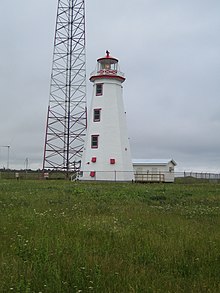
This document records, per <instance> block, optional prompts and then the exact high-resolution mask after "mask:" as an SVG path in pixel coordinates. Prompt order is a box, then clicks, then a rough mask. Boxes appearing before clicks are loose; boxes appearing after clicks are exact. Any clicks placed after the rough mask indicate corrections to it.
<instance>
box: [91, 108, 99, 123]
mask: <svg viewBox="0 0 220 293" xmlns="http://www.w3.org/2000/svg"><path fill="white" fill-rule="evenodd" d="M100 117H101V109H94V111H93V121H94V122H99V121H100Z"/></svg>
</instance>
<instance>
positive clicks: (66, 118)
mask: <svg viewBox="0 0 220 293" xmlns="http://www.w3.org/2000/svg"><path fill="white" fill-rule="evenodd" d="M84 2H85V1H84V0H59V1H58V9H57V20H56V30H55V40H54V52H53V64H52V73H51V83H50V98H49V105H48V112H47V123H46V135H45V145H44V158H43V169H44V170H45V169H51V170H61V171H65V172H66V174H67V177H68V176H69V173H70V172H76V171H78V170H79V168H80V165H81V157H82V151H83V147H84V140H85V133H86V55H85V3H84Z"/></svg>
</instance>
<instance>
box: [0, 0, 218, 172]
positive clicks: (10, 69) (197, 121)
mask: <svg viewBox="0 0 220 293" xmlns="http://www.w3.org/2000/svg"><path fill="white" fill-rule="evenodd" d="M56 10H57V0H47V1H45V0H37V1H31V0H20V1H13V5H12V4H11V1H1V10H0V37H1V39H0V102H1V105H0V146H4V145H10V167H11V168H24V167H25V159H26V158H28V160H29V167H30V168H33V169H35V168H42V158H43V146H44V136H45V123H46V115H47V106H48V100H49V84H50V74H51V66H52V57H53V56H52V54H53V39H54V31H55V20H56V12H57V11H56ZM86 38H87V39H86V45H87V47H86V52H87V72H88V74H87V77H88V78H89V74H90V72H91V71H93V70H94V68H95V65H96V59H97V58H98V57H102V56H103V55H104V54H105V50H106V49H108V50H109V51H110V52H111V55H112V56H114V57H116V58H118V59H119V60H120V68H121V70H122V71H123V72H124V73H125V76H126V82H125V83H124V104H125V109H126V112H127V125H128V132H129V137H130V144H131V150H132V156H133V158H136V159H137V158H139V159H141V158H149V159H154V158H155V159H160V158H173V159H174V160H175V161H176V162H177V164H178V168H177V170H179V171H184V170H193V171H204V172H205V171H210V172H220V1H219V0H184V1H180V0H166V1H164V0H136V1H126V0H111V1H107V0H91V1H89V0H88V1H86ZM87 88H88V100H90V97H91V84H90V82H88V87H87ZM3 166H5V167H6V166H7V148H4V147H0V168H1V167H3Z"/></svg>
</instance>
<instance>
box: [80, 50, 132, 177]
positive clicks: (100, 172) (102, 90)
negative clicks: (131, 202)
mask: <svg viewBox="0 0 220 293" xmlns="http://www.w3.org/2000/svg"><path fill="white" fill-rule="evenodd" d="M90 81H91V82H93V95H92V101H91V107H90V111H89V117H88V127H87V135H86V141H85V146H84V153H83V159H82V167H81V171H82V172H81V177H80V179H81V180H106V181H132V180H133V179H134V171H133V165H132V160H131V152H130V146H129V140H128V135H127V127H126V117H125V116H126V114H125V111H124V104H123V98H122V88H123V87H122V83H123V82H124V81H125V77H124V74H123V73H122V72H120V71H119V67H118V60H117V59H116V58H113V57H111V56H110V54H109V52H108V51H106V56H105V57H102V58H99V59H98V60H97V68H96V70H95V71H94V72H92V74H91V77H90Z"/></svg>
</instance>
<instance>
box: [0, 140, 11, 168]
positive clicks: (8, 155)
mask: <svg viewBox="0 0 220 293" xmlns="http://www.w3.org/2000/svg"><path fill="white" fill-rule="evenodd" d="M0 147H1V148H7V149H8V151H7V170H9V159H10V145H2V146H0Z"/></svg>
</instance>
